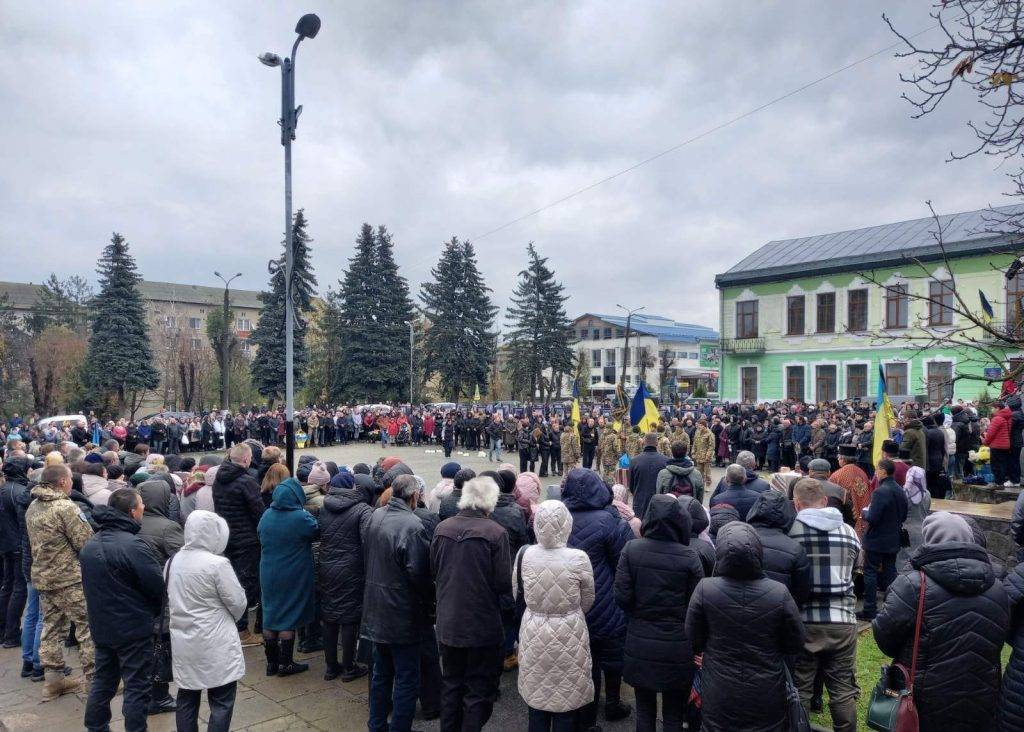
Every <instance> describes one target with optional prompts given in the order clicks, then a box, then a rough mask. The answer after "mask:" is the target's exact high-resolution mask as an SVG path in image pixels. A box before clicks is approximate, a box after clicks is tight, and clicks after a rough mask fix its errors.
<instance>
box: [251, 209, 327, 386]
mask: <svg viewBox="0 0 1024 732" xmlns="http://www.w3.org/2000/svg"><path fill="white" fill-rule="evenodd" d="M307 223H308V222H307V221H306V216H305V213H304V212H303V210H302V209H301V208H300V209H299V210H298V211H297V212H296V214H295V218H294V222H293V224H292V240H293V249H292V304H293V307H294V311H293V314H294V316H295V318H294V326H295V328H294V331H293V342H292V361H293V367H294V372H295V375H294V381H295V389H296V391H298V390H299V389H301V388H302V385H303V383H304V377H305V372H306V364H307V363H308V360H309V356H308V354H307V352H306V329H307V327H308V314H309V312H310V309H311V308H312V306H313V295H314V292H315V288H316V276H315V275H314V274H313V266H312V262H311V261H310V254H311V249H312V248H311V247H310V242H311V241H312V239H311V238H310V236H309V234H308V233H307V231H306V226H307ZM287 247H288V240H287V238H286V239H285V240H284V241H283V242H282V248H283V249H284V250H285V251H283V252H282V253H281V256H280V257H279V258H278V259H276V260H274V261H272V262H271V263H270V273H271V274H270V290H269V291H266V292H261V293H260V295H259V298H260V303H261V306H260V317H259V320H258V321H257V323H256V327H255V328H254V329H253V332H252V336H251V340H252V342H253V344H255V346H256V348H257V351H256V356H255V358H253V360H252V364H251V366H250V370H251V372H252V380H253V384H254V385H255V387H256V389H257V390H258V391H259V393H260V394H262V395H263V396H265V397H267V399H268V400H269V401H271V402H273V401H275V400H277V399H280V398H282V397H283V396H284V391H285V281H284V277H285V257H286V256H287V254H286V252H287Z"/></svg>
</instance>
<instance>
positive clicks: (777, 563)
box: [747, 491, 812, 607]
mask: <svg viewBox="0 0 1024 732" xmlns="http://www.w3.org/2000/svg"><path fill="white" fill-rule="evenodd" d="M795 520H796V509H794V508H793V504H792V503H791V502H790V501H789V500H788V499H787V498H786V497H785V496H784V495H782V494H781V493H779V492H778V491H766V492H765V493H762V494H761V495H760V496H758V497H757V500H756V501H754V505H753V506H752V507H751V508H750V512H749V513H748V514H747V523H748V524H750V525H751V526H752V527H753V528H754V531H756V532H757V536H758V538H759V539H760V540H761V548H762V551H763V554H764V574H765V576H766V577H767V578H768V579H773V580H775V581H776V582H781V583H782V584H784V585H785V586H786V589H788V590H789V594H790V595H792V596H793V600H794V601H795V602H796V604H797V607H800V606H801V605H803V604H804V601H805V600H806V599H807V598H808V597H809V596H810V594H811V579H812V578H811V563H810V561H809V560H808V559H807V551H806V550H805V549H804V547H803V544H801V543H800V542H798V541H797V540H796V539H793V538H791V537H790V536H789V530H790V529H791V528H793V522H794V521H795Z"/></svg>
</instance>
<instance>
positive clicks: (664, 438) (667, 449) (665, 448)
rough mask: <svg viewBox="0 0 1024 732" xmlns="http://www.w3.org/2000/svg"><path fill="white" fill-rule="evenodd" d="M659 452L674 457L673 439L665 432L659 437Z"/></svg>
mask: <svg viewBox="0 0 1024 732" xmlns="http://www.w3.org/2000/svg"><path fill="white" fill-rule="evenodd" d="M658 452H660V453H661V454H662V455H664V456H665V457H667V458H671V457H672V440H670V439H669V437H668V435H666V434H665V433H664V432H662V433H661V436H660V437H659V438H658Z"/></svg>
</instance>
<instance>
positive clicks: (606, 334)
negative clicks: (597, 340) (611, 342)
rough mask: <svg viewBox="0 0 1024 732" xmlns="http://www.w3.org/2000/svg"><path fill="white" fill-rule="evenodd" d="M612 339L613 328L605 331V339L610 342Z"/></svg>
mask: <svg viewBox="0 0 1024 732" xmlns="http://www.w3.org/2000/svg"><path fill="white" fill-rule="evenodd" d="M611 337H612V329H611V328H605V329H604V339H605V340H608V339H609V338H611Z"/></svg>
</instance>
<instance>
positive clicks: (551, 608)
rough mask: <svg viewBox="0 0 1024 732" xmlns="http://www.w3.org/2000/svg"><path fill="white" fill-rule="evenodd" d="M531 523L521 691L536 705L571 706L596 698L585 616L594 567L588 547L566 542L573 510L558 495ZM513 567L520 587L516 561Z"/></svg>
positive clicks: (549, 709)
mask: <svg viewBox="0 0 1024 732" xmlns="http://www.w3.org/2000/svg"><path fill="white" fill-rule="evenodd" d="M533 528H534V531H535V532H536V534H537V541H538V544H537V545H535V546H529V547H526V548H525V549H524V550H523V551H524V554H523V561H522V584H523V593H524V594H525V595H526V612H525V613H524V614H523V624H522V626H521V627H520V630H519V693H520V694H521V695H522V697H523V699H524V700H525V701H526V703H527V704H529V705H530V706H531V707H533V708H534V709H540V710H543V711H545V712H569V711H572V710H573V709H579V708H580V707H582V706H583V705H584V704H587V703H589V702H591V701H593V699H594V682H593V680H592V679H591V677H590V636H589V635H588V634H587V621H586V618H585V617H584V616H583V613H585V612H586V611H587V610H589V609H590V606H591V605H593V604H594V571H593V569H592V568H591V566H590V559H589V558H588V557H587V554H586V552H582V551H580V550H579V549H568V548H567V547H566V546H565V543H566V541H567V540H568V539H569V532H570V531H572V516H570V515H569V511H568V509H566V507H565V506H564V505H563V504H562V503H561V501H544V502H543V503H541V504H540V505H539V506H538V507H537V509H536V512H535V513H534V523H533ZM512 572H513V577H512V587H513V588H514V589H513V591H514V592H517V593H518V591H519V588H518V582H517V578H516V577H515V573H516V569H515V567H513V569H512Z"/></svg>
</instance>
